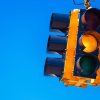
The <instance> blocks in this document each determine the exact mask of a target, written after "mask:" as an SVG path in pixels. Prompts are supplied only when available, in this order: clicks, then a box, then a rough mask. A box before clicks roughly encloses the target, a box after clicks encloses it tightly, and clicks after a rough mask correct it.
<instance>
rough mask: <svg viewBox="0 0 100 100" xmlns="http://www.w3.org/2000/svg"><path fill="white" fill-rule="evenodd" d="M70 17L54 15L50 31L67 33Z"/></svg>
mask: <svg viewBox="0 0 100 100" xmlns="http://www.w3.org/2000/svg"><path fill="white" fill-rule="evenodd" d="M69 21H70V18H69V15H67V14H58V13H53V14H52V16H51V21H50V29H51V30H56V31H61V32H64V33H66V32H67V31H68V26H69Z"/></svg>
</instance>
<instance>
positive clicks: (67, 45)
mask: <svg viewBox="0 0 100 100" xmlns="http://www.w3.org/2000/svg"><path fill="white" fill-rule="evenodd" d="M94 10H95V9H94V8H93V9H92V8H91V9H90V10H85V9H74V10H72V11H71V13H70V16H68V15H67V14H57V13H54V14H52V17H51V22H50V29H53V30H57V31H61V32H63V33H64V34H65V36H50V37H49V39H48V46H47V48H48V51H49V52H53V53H55V52H56V53H59V54H61V55H62V58H47V60H46V64H45V71H44V73H45V75H53V76H57V77H59V78H60V81H62V82H64V84H65V85H66V86H78V87H83V88H86V87H87V85H93V86H98V85H99V84H100V68H99V66H100V27H99V26H100V22H98V21H100V18H99V19H98V17H96V14H94V13H95V11H94ZM97 11H99V10H97ZM99 12H100V11H99ZM91 13H92V15H91ZM96 13H97V12H96ZM87 15H89V16H92V17H91V18H92V19H96V21H95V22H94V20H92V21H91V19H90V20H88V19H89V18H87ZM98 15H100V14H98ZM98 15H97V16H98ZM83 19H84V20H83ZM93 25H95V26H93ZM98 27H99V28H98ZM98 29H99V30H98Z"/></svg>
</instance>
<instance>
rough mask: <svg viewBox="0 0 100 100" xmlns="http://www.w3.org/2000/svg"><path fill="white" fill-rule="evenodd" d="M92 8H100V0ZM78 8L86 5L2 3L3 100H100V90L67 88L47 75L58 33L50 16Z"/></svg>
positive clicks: (47, 0) (43, 0) (32, 0)
mask: <svg viewBox="0 0 100 100" xmlns="http://www.w3.org/2000/svg"><path fill="white" fill-rule="evenodd" d="M76 2H79V0H76ZM80 2H82V0H80ZM80 2H79V3H80ZM92 6H93V7H97V8H100V3H99V0H95V2H92ZM74 8H84V6H83V5H81V6H75V5H74V4H73V2H72V0H1V1H0V100H65V99H66V100H76V99H81V100H84V99H85V100H88V99H91V100H94V99H95V100H99V97H100V96H99V95H100V92H99V91H100V87H97V88H94V87H91V86H89V87H88V88H86V89H83V88H77V87H65V86H64V85H63V83H62V82H59V80H58V79H57V78H53V77H45V76H44V75H43V73H44V72H43V70H44V64H45V59H46V57H47V56H50V55H48V54H47V52H46V45H47V40H48V36H49V34H55V33H53V32H49V21H50V16H51V14H52V12H57V13H69V11H70V10H71V9H74Z"/></svg>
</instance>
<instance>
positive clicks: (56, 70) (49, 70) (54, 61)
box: [44, 58, 64, 77]
mask: <svg viewBox="0 0 100 100" xmlns="http://www.w3.org/2000/svg"><path fill="white" fill-rule="evenodd" d="M63 70H64V59H62V58H47V59H46V62H45V69H44V74H45V75H50V76H57V77H61V75H62V73H63Z"/></svg>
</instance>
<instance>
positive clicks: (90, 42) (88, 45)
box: [81, 35, 97, 53]
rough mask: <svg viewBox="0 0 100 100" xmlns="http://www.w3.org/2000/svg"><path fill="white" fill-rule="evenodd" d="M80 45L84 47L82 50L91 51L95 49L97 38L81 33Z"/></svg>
mask: <svg viewBox="0 0 100 100" xmlns="http://www.w3.org/2000/svg"><path fill="white" fill-rule="evenodd" d="M81 42H82V45H83V46H84V47H85V48H84V49H83V51H84V52H87V53H89V52H93V51H95V50H96V49H97V40H96V38H95V37H93V36H92V35H83V36H82V37H81Z"/></svg>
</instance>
